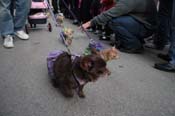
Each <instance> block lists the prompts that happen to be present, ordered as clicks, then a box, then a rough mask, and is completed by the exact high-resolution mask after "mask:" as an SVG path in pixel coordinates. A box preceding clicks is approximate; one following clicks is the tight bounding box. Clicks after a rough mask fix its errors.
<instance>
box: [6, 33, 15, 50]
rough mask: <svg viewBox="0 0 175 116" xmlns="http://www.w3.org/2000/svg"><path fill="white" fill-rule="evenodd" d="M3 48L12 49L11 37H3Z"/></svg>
mask: <svg viewBox="0 0 175 116" xmlns="http://www.w3.org/2000/svg"><path fill="white" fill-rule="evenodd" d="M3 46H4V47H6V48H13V47H14V44H13V37H12V36H11V35H7V36H5V38H4V43H3Z"/></svg>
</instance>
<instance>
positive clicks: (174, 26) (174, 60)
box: [169, 0, 175, 65]
mask: <svg viewBox="0 0 175 116" xmlns="http://www.w3.org/2000/svg"><path fill="white" fill-rule="evenodd" d="M172 2H173V3H172V4H173V8H172V17H171V31H170V49H169V55H170V57H171V61H170V63H171V64H173V65H175V1H174V0H173V1H172Z"/></svg>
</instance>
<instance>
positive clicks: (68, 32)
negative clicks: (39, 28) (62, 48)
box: [63, 28, 74, 46]
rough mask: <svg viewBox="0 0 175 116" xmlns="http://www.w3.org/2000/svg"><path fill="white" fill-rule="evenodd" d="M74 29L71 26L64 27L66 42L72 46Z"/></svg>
mask: <svg viewBox="0 0 175 116" xmlns="http://www.w3.org/2000/svg"><path fill="white" fill-rule="evenodd" d="M73 33H74V31H73V30H72V29H71V28H64V30H63V36H64V38H65V44H66V45H68V46H70V45H71V44H72V39H73Z"/></svg>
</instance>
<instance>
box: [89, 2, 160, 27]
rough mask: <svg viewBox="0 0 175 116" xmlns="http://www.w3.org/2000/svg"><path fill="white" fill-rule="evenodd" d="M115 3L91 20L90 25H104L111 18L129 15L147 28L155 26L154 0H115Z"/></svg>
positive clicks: (155, 10) (155, 11)
mask: <svg viewBox="0 0 175 116" xmlns="http://www.w3.org/2000/svg"><path fill="white" fill-rule="evenodd" d="M116 2H117V4H116V5H115V6H114V7H112V8H110V9H109V10H107V11H105V12H103V13H101V14H100V15H98V16H96V17H94V18H93V19H92V20H91V25H96V24H99V25H105V24H107V23H108V22H109V21H110V20H112V19H113V18H116V17H119V16H122V15H130V16H132V17H133V18H135V19H136V20H138V21H139V22H141V23H143V24H144V25H145V27H147V28H148V29H154V28H155V27H156V26H157V9H156V4H155V2H154V0H116Z"/></svg>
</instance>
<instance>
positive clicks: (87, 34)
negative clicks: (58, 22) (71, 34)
mask: <svg viewBox="0 0 175 116" xmlns="http://www.w3.org/2000/svg"><path fill="white" fill-rule="evenodd" d="M61 1H62V2H63V4H64V5H65V6H66V8H67V9H68V11H69V13H70V14H71V15H72V17H73V18H74V19H78V18H77V16H76V15H75V14H74V13H73V12H72V10H70V9H69V6H68V4H67V3H66V2H65V1H64V0H61ZM80 27H81V29H82V30H83V31H84V32H85V34H86V36H87V37H88V38H89V40H90V42H91V41H92V40H93V39H92V38H91V36H90V35H89V33H88V32H87V31H86V30H85V29H84V28H83V26H82V23H80Z"/></svg>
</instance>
